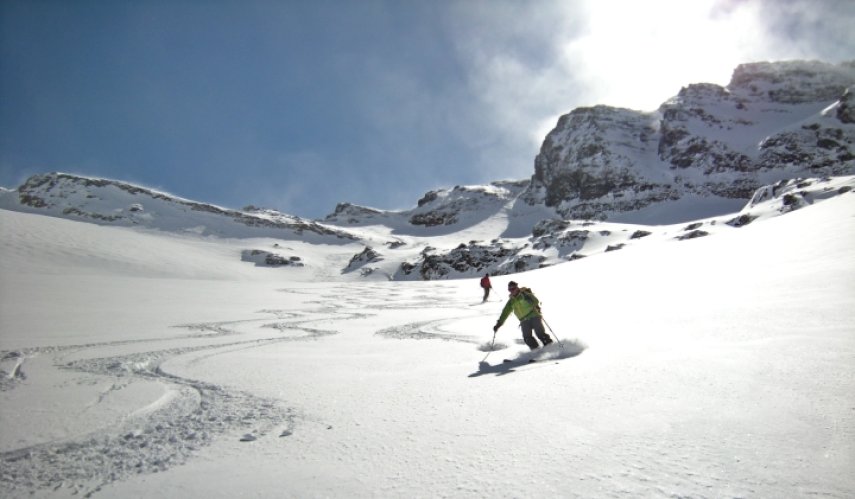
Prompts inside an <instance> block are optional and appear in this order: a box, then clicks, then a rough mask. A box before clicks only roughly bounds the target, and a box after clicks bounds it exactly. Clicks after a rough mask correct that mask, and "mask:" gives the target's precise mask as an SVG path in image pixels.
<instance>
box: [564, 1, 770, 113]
mask: <svg viewBox="0 0 855 499" xmlns="http://www.w3.org/2000/svg"><path fill="white" fill-rule="evenodd" d="M717 3H718V2H715V1H713V0H694V1H691V2H686V1H683V0H657V1H655V2H636V1H632V0H629V1H597V2H590V3H589V4H588V5H587V10H588V19H589V25H588V29H587V30H586V32H585V33H584V34H583V35H581V36H579V37H575V38H573V39H571V40H569V41H567V42H566V44H565V47H564V55H565V62H566V64H567V65H568V70H569V71H572V70H573V68H574V67H577V68H584V71H578V72H577V73H574V74H578V75H589V76H588V77H587V78H589V80H590V81H586V82H585V83H587V86H588V87H589V88H591V89H592V90H593V92H592V93H595V95H592V96H591V98H596V99H597V100H598V101H599V102H592V104H594V103H597V104H608V105H614V106H623V107H630V108H633V109H640V110H651V109H655V108H656V107H658V106H659V104H661V103H662V102H663V101H664V100H665V99H667V98H668V97H670V96H673V95H675V94H676V93H677V92H678V91H679V90H680V88H681V87H682V86H685V85H686V84H689V83H697V82H710V83H718V84H722V85H724V84H727V82H728V81H729V79H730V75H731V73H732V71H733V69H734V68H735V67H736V66H737V65H738V64H739V63H740V62H742V61H741V58H742V56H743V55H744V54H743V48H742V47H744V46H756V45H757V44H756V42H757V41H758V40H753V39H752V38H753V37H756V36H757V35H754V34H752V33H754V32H755V31H756V28H755V27H754V24H755V22H754V19H755V17H754V15H755V12H754V10H753V8H752V7H751V6H749V5H743V6H739V7H734V8H731V9H728V10H727V11H724V10H722V9H717V8H716V7H717ZM753 28H754V29H753Z"/></svg>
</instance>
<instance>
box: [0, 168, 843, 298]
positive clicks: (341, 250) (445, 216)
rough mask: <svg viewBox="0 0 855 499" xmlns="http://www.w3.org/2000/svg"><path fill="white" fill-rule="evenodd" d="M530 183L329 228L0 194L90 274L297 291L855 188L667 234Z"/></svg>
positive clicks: (496, 258) (183, 203)
mask: <svg viewBox="0 0 855 499" xmlns="http://www.w3.org/2000/svg"><path fill="white" fill-rule="evenodd" d="M527 185H528V183H527V182H496V183H494V184H492V185H489V186H457V187H455V188H453V189H448V190H441V191H432V192H429V193H428V194H427V195H426V196H425V197H424V198H423V199H422V200H421V201H420V202H419V206H418V207H417V208H414V209H413V210H408V211H402V212H389V211H382V210H374V209H370V208H363V207H358V206H354V205H348V204H342V205H339V206H338V208H337V209H336V212H335V213H333V214H332V215H330V216H328V217H327V219H326V220H325V221H324V222H323V223H321V222H312V221H304V220H301V219H299V218H296V217H291V216H288V215H283V214H279V213H275V212H271V211H266V210H258V209H245V210H243V211H234V210H228V209H223V208H218V207H212V206H210V205H205V204H202V203H196V202H193V201H187V200H183V199H180V198H175V197H174V196H170V195H167V194H163V193H158V192H156V191H151V190H149V189H145V188H141V187H136V186H132V185H129V184H124V183H121V182H116V181H107V180H96V179H87V178H83V177H77V176H73V175H67V174H50V175H44V176H37V177H34V178H32V179H30V181H28V182H27V183H25V184H24V185H23V186H21V188H19V189H18V190H16V191H6V192H5V193H0V207H4V208H7V209H10V210H14V211H22V212H25V213H30V214H47V215H53V216H54V218H65V219H70V220H74V221H78V222H86V223H87V226H85V227H81V228H80V230H79V231H77V232H78V234H79V235H78V236H75V237H74V238H72V239H71V240H52V239H51V237H50V236H49V235H48V234H45V235H44V236H43V239H44V244H45V245H46V246H52V247H56V248H63V247H73V248H78V249H80V250H81V254H80V255H76V256H74V258H85V255H86V251H87V244H88V241H90V240H92V239H97V240H99V241H100V240H103V241H104V246H105V247H110V248H112V253H111V255H110V256H109V257H106V256H105V255H102V257H101V260H102V261H100V262H99V263H98V264H97V265H93V269H95V268H96V267H97V266H98V265H106V266H110V265H112V264H113V263H114V262H125V264H127V266H126V267H125V268H126V269H128V268H136V264H135V263H134V262H137V261H141V260H144V258H142V255H144V254H145V253H146V252H148V251H154V252H155V253H157V252H159V251H160V249H159V248H164V247H168V248H170V250H169V253H168V254H163V255H160V258H161V259H162V260H163V261H165V262H173V263H174V265H172V266H171V270H170V271H171V272H174V273H175V274H174V275H176V276H179V277H193V276H195V275H197V274H199V272H200V269H202V268H204V267H206V266H209V265H212V263H211V262H207V261H205V260H204V259H202V258H201V255H204V254H209V253H213V254H216V255H218V256H222V255H227V256H228V257H229V260H230V261H231V263H232V264H231V265H230V266H229V268H233V269H234V270H235V271H237V272H235V273H233V272H232V270H228V271H227V270H226V269H225V268H224V267H222V266H217V268H216V269H215V272H214V274H215V275H241V276H242V277H241V278H245V279H256V278H258V272H257V271H259V270H260V271H267V272H273V273H274V275H275V276H277V277H279V278H283V279H289V280H297V281H300V280H307V279H308V280H311V279H314V278H315V277H314V276H317V275H323V276H324V279H337V280H355V279H356V280H365V279H368V280H378V279H379V280H430V279H450V278H465V277H473V276H478V275H483V274H485V273H490V274H491V275H504V274H512V273H517V272H522V271H525V270H531V269H536V268H542V267H548V266H552V265H556V264H559V263H563V262H567V261H570V260H577V259H579V258H583V257H589V256H593V255H599V254H603V253H606V252H610V251H614V250H619V249H624V248H637V247H639V246H642V245H647V244H650V243H651V242H652V241H655V240H660V239H667V240H677V241H681V240H685V239H688V238H693V237H701V236H707V235H713V234H718V233H721V232H726V231H729V230H733V229H734V228H739V227H742V226H744V225H747V224H748V223H751V222H753V221H755V220H757V219H766V218H769V217H770V216H773V215H780V214H783V213H786V212H789V211H792V210H795V209H798V208H800V207H802V206H805V205H809V204H812V203H814V202H817V201H822V200H824V199H826V198H828V197H831V196H835V195H839V194H845V193H847V192H848V191H850V190H851V189H852V187H853V186H855V177H852V176H850V177H829V178H818V179H795V180H784V181H781V182H778V183H776V184H773V185H770V186H766V187H763V188H761V189H759V190H758V191H757V194H755V195H754V198H753V199H751V200H750V201H748V202H743V203H742V204H741V207H744V208H743V209H742V211H741V212H740V211H739V210H738V209H735V210H733V211H732V212H723V214H721V215H719V216H715V217H708V218H700V219H690V220H689V221H686V222H682V223H678V224H664V225H663V224H661V223H655V224H653V225H650V224H639V223H635V224H626V223H618V222H617V221H616V222H598V221H591V220H563V219H560V218H555V212H554V211H553V210H551V209H550V208H547V207H545V206H542V205H535V206H531V205H529V204H527V203H526V202H525V201H524V200H523V199H522V198H523V197H524V196H525V192H526V191H525V189H526V187H527ZM705 207H706V205H705V204H704V203H703V202H702V200H700V199H681V200H680V201H678V202H677V204H676V208H682V209H683V218H686V217H688V215H689V214H691V213H704V212H705V211H704V208H705ZM719 208H720V207H719ZM674 209H675V206H663V205H656V206H648V207H646V208H644V209H641V210H639V211H637V212H635V215H634V216H635V218H637V219H647V220H653V221H655V220H661V219H667V217H668V216H669V213H671V210H674ZM719 211H720V210H719ZM10 220H12V219H10ZM26 220H32V218H14V221H12V222H10V223H15V224H19V225H20V229H21V230H22V231H23V230H26V228H25V227H24V226H25V225H26V224H25V221H26ZM50 223H59V222H58V221H57V222H50ZM110 227H112V228H116V229H121V233H122V234H123V236H122V237H116V234H118V232H116V231H111V230H109V228H110ZM159 239H162V240H163V241H166V244H163V245H162V244H160V243H154V244H153V245H154V246H156V247H157V248H156V249H152V250H150V249H148V248H149V246H152V244H151V243H149V242H148V241H158V240H159ZM108 241H112V242H111V243H109V244H108ZM191 255H193V256H191ZM249 269H253V270H249ZM151 271H154V269H151V268H149V267H147V266H145V265H141V266H139V268H138V273H141V274H144V273H145V272H151ZM201 274H202V275H207V274H206V272H205V271H201Z"/></svg>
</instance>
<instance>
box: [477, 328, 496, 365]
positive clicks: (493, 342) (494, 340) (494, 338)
mask: <svg viewBox="0 0 855 499" xmlns="http://www.w3.org/2000/svg"><path fill="white" fill-rule="evenodd" d="M496 332H497V331H493V341H491V342H490V351H489V352H487V355H485V356H484V358H483V359H481V362H484V361H486V360H487V357H489V356H490V354H491V353H493V346H494V345H495V344H496Z"/></svg>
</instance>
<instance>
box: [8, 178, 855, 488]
mask: <svg viewBox="0 0 855 499" xmlns="http://www.w3.org/2000/svg"><path fill="white" fill-rule="evenodd" d="M808 182H810V183H808ZM847 182H849V183H847ZM820 200H821V202H819V201H820ZM796 207H801V208H800V209H797V210H792V209H793V208H796ZM782 210H783V211H784V212H785V213H781V212H782ZM772 215H775V216H772ZM743 216H745V218H743ZM853 217H855V194H853V193H852V192H851V181H847V180H845V179H834V180H827V181H826V180H821V179H820V180H814V181H802V182H787V183H782V184H780V185H776V186H771V187H769V188H768V189H764V190H763V191H761V192H759V193H758V194H757V195H756V196H755V198H754V199H753V200H752V201H751V202H750V203H749V204H748V205H747V206H746V208H745V211H744V212H742V213H741V214H739V213H734V214H733V216H732V217H731V219H732V220H733V222H732V225H741V228H738V229H737V228H735V227H732V226H731V225H727V224H726V223H725V222H728V221H731V219H727V220H725V219H718V218H714V219H708V220H701V221H699V222H698V223H699V224H701V225H699V226H698V227H695V228H692V229H690V228H689V227H687V226H686V224H679V225H675V226H670V227H669V228H667V229H666V228H664V227H663V228H662V232H654V231H651V232H652V234H650V235H649V236H646V237H639V238H638V239H635V240H632V241H633V242H632V244H633V245H634V246H633V249H632V251H630V250H629V248H625V249H623V250H621V251H612V252H608V253H603V254H601V255H600V256H598V257H596V258H585V259H581V260H579V261H576V262H573V263H571V264H567V265H557V266H553V267H550V268H548V269H541V270H534V271H532V272H526V273H523V274H519V275H514V276H513V277H512V278H513V279H515V280H517V281H518V282H520V283H521V284H522V285H525V286H530V287H531V288H532V289H533V290H534V291H535V293H537V295H538V297H539V298H540V299H541V300H542V302H543V310H544V314H545V317H546V319H547V322H548V324H549V326H550V327H551V329H552V330H553V332H554V334H556V336H557V337H558V339H560V340H561V346H558V345H557V344H554V345H553V346H551V347H550V348H548V349H547V350H545V351H543V352H540V353H539V354H537V355H536V358H538V359H540V361H539V362H536V363H533V364H528V363H526V362H525V359H527V355H528V354H523V353H522V351H523V350H524V349H525V347H524V346H523V345H520V344H519V332H518V330H517V329H516V328H515V327H514V324H513V323H509V324H507V325H506V326H505V327H504V328H503V329H501V330H500V331H499V333H498V334H497V335H496V338H495V344H494V345H495V348H497V350H494V351H490V349H489V346H490V343H491V341H490V340H491V339H492V329H491V328H492V325H493V324H494V323H495V320H496V318H497V317H498V315H499V313H500V311H501V308H502V306H503V304H504V302H503V298H504V297H503V293H499V297H498V298H496V297H495V296H494V297H492V299H491V301H488V302H487V303H485V304H481V303H480V301H481V293H480V290H479V289H478V283H477V280H474V279H466V280H457V281H439V282H437V281H434V282H341V280H340V277H339V276H336V275H334V276H330V275H328V274H323V273H317V272H319V271H318V268H319V267H318V266H316V265H313V264H312V262H307V265H305V266H303V267H291V268H281V269H277V270H274V269H269V268H261V267H257V266H255V265H254V264H253V263H250V262H240V261H239V260H238V259H236V258H235V256H236V254H238V253H239V249H240V248H242V247H243V245H242V244H241V242H242V241H243V240H241V239H232V238H217V237H209V238H199V237H198V236H196V235H193V234H190V235H187V234H184V235H176V234H174V233H170V232H165V231H158V230H148V229H147V230H139V229H133V228H129V227H114V226H105V225H95V224H90V223H84V222H81V221H74V220H66V219H61V218H54V217H45V216H41V215H35V214H31V213H21V212H16V211H10V210H0V244H1V245H2V246H0V252H2V255H3V258H2V259H0V274H1V275H0V298H2V299H0V370H2V372H1V373H0V427H2V431H0V495H2V496H3V497H30V496H32V497H45V498H47V497H96V498H97V497H152V498H154V497H211V498H220V497H222V498H226V497H240V496H245V495H247V494H249V495H257V496H260V497H355V498H361V497H380V496H382V497H464V498H468V497H498V498H503V497H531V496H547V497H611V496H627V497H724V496H726V497H793V496H800V497H810V496H825V497H833V498H844V497H849V496H851V495H852V492H853V490H855V480H853V474H852V473H851V469H852V456H853V455H855V418H853V411H852V400H853V399H852V394H853V393H855V371H853V369H855V367H853V366H855V330H853V326H852V324H853V323H855V292H853V291H855V290H853V287H852V286H853V285H852V283H853V282H855V267H854V266H853V263H852V262H855V246H853V241H855V225H853V223H852V221H853ZM713 222H715V224H713ZM748 222H750V223H748ZM476 227H477V225H476V226H473V227H470V230H474V229H475V228H476ZM589 227H597V228H599V227H600V226H589ZM619 227H620V226H619V225H616V226H614V227H612V229H611V234H610V235H608V236H607V235H603V234H600V233H599V232H598V233H597V235H596V236H593V235H591V236H589V237H588V238H587V239H586V243H585V244H594V243H596V244H598V245H603V244H605V243H606V241H605V240H606V239H608V238H609V237H617V235H618V234H624V233H623V232H622V231H621V230H620V228H619ZM367 228H368V227H367V226H366V227H361V229H367ZM586 229H587V228H586V227H581V228H571V227H567V228H560V229H558V228H557V229H556V230H559V231H564V232H560V233H561V234H564V233H565V232H566V233H567V234H570V232H572V231H574V230H586ZM693 231H706V232H710V233H713V232H717V234H716V235H715V237H695V238H691V239H687V240H683V241H680V240H678V239H675V238H677V237H678V236H682V235H686V236H688V235H690V234H692V232H693ZM470 233H471V232H470ZM548 233H549V234H552V233H554V232H548ZM624 235H625V236H627V237H628V236H630V235H631V234H630V231H629V230H628V231H627V233H626V234H624ZM484 236H485V235H484V234H482V235H481V237H482V238H484ZM542 237H548V236H542ZM594 237H596V238H602V240H600V239H597V240H594ZM621 237H623V236H621ZM559 239H560V238H559ZM572 239H573V237H572V236H569V235H568V237H567V244H571V241H572ZM544 241H546V239H544ZM642 241H646V242H647V244H644V245H642V244H636V243H639V242H642ZM236 242H237V244H235V243H236ZM550 244H553V245H554V246H553V249H554V250H555V251H556V252H560V251H569V249H567V248H564V249H563V250H562V249H560V248H559V249H555V248H556V247H557V246H558V245H559V241H557V240H556V241H550ZM334 246H335V245H331V246H330V247H331V248H332V247H334ZM314 247H317V248H321V247H322V246H317V245H315V246H314ZM580 251H582V252H583V253H585V252H587V249H586V248H585V246H583V247H582V249H581V250H580ZM280 271H281V272H280ZM296 273H303V274H304V275H303V277H302V278H298V277H296V276H297V274H296ZM510 279H511V277H510V276H506V277H496V278H494V280H493V282H494V285H495V286H496V288H497V291H499V290H502V289H504V287H505V285H506V284H507V281H509V280H510ZM503 358H507V359H510V360H511V361H512V362H510V363H503V362H502V359H503Z"/></svg>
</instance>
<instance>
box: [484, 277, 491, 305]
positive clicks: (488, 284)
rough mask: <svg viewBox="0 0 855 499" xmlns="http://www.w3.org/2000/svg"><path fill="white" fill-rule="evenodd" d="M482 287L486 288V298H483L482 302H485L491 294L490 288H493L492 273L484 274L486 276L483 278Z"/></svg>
mask: <svg viewBox="0 0 855 499" xmlns="http://www.w3.org/2000/svg"><path fill="white" fill-rule="evenodd" d="M481 287H482V288H484V299H483V300H481V303H484V302H485V301H487V297H488V296H490V290H491V289H493V285H492V284H490V274H484V277H482V278H481Z"/></svg>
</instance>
